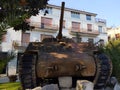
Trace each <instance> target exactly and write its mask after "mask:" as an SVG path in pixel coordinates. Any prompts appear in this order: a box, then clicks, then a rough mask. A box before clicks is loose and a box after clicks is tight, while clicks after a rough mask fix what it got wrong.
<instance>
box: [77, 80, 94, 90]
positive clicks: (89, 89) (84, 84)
mask: <svg viewBox="0 0 120 90" xmlns="http://www.w3.org/2000/svg"><path fill="white" fill-rule="evenodd" d="M93 88H94V84H93V83H92V82H90V81H87V80H78V81H77V86H76V90H93Z"/></svg>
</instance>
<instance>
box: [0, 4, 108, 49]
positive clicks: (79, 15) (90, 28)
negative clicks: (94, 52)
mask: <svg viewBox="0 0 120 90" xmlns="http://www.w3.org/2000/svg"><path fill="white" fill-rule="evenodd" d="M60 13H61V7H60V6H55V5H47V8H46V9H45V10H40V13H39V14H38V15H36V16H31V18H30V20H29V21H30V23H29V24H30V25H31V26H34V27H35V28H34V29H31V30H30V31H26V32H24V33H23V32H21V31H17V32H15V31H14V30H12V28H11V29H10V30H8V33H7V35H6V40H5V41H3V43H2V50H3V51H8V50H11V49H14V48H15V46H19V48H22V46H24V47H26V46H27V45H28V43H29V42H41V41H42V40H43V39H44V38H48V37H56V36H57V33H58V30H59V20H60ZM45 14H46V15H45ZM96 16H97V14H95V13H91V12H86V11H81V10H76V9H71V8H65V11H64V19H63V29H62V30H63V36H65V37H68V38H72V39H73V40H75V41H78V42H88V41H92V42H93V43H96V42H98V41H99V40H104V42H105V43H107V41H108V37H107V32H106V21H105V20H104V19H98V18H96ZM8 46H9V47H8ZM20 50H22V49H20Z"/></svg>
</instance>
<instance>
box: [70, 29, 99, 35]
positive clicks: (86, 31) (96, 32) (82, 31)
mask: <svg viewBox="0 0 120 90" xmlns="http://www.w3.org/2000/svg"><path fill="white" fill-rule="evenodd" d="M71 32H73V33H77V32H78V33H81V34H94V35H98V34H99V31H98V30H94V29H92V30H88V29H84V28H83V29H71Z"/></svg>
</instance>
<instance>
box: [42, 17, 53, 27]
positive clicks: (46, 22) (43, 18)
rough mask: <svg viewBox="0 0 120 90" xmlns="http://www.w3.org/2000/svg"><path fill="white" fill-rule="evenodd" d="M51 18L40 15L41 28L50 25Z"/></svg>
mask: <svg viewBox="0 0 120 90" xmlns="http://www.w3.org/2000/svg"><path fill="white" fill-rule="evenodd" d="M51 25H52V18H46V17H41V28H46V27H51Z"/></svg>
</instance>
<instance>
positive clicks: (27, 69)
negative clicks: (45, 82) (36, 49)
mask: <svg viewBox="0 0 120 90" xmlns="http://www.w3.org/2000/svg"><path fill="white" fill-rule="evenodd" d="M35 64H36V56H35V55H34V54H24V55H23V56H22V57H21V59H20V61H19V77H20V80H21V84H22V87H23V90H25V89H32V88H35V87H36V85H37V83H36V70H35V66H36V65H35Z"/></svg>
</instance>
